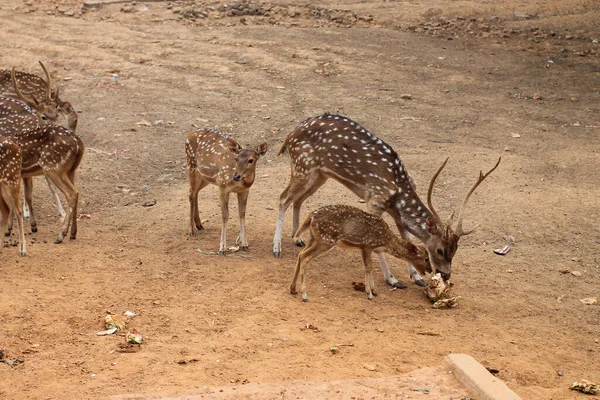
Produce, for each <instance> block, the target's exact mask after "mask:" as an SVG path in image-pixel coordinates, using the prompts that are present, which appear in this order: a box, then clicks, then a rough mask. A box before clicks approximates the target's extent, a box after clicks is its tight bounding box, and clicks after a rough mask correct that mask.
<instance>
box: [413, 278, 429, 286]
mask: <svg viewBox="0 0 600 400" xmlns="http://www.w3.org/2000/svg"><path fill="white" fill-rule="evenodd" d="M415 284H416V285H417V286H421V287H427V283H426V282H425V280H424V279H423V278H419V279H417V280H415Z"/></svg>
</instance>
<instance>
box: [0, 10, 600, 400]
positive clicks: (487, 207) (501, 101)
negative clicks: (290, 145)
mask: <svg viewBox="0 0 600 400" xmlns="http://www.w3.org/2000/svg"><path fill="white" fill-rule="evenodd" d="M56 4H58V5H56ZM81 4H82V3H81V2H80V1H75V0H73V1H67V0H65V1H58V2H55V1H53V2H50V1H48V0H41V1H35V2H29V3H24V2H21V1H16V0H7V1H3V2H2V3H1V4H0V34H1V35H2V51H1V52H0V67H10V66H12V65H15V66H16V67H17V68H19V69H22V70H26V71H34V72H36V73H37V72H40V71H38V66H37V60H43V61H44V62H45V63H46V65H48V67H49V69H50V73H51V74H52V75H53V76H54V77H55V80H56V82H57V84H58V85H60V87H61V93H63V97H64V98H66V99H68V100H69V101H71V102H72V103H73V104H74V105H75V107H76V109H77V110H79V111H80V118H79V127H78V133H79V134H80V135H81V136H82V138H83V140H84V142H85V144H86V147H87V151H86V154H85V157H84V160H83V163H82V165H81V167H80V168H79V175H78V187H79V189H80V191H81V204H80V213H81V214H86V215H87V216H89V218H82V219H81V221H80V227H79V235H78V237H77V240H76V241H67V242H66V243H63V244H61V245H54V244H52V241H53V239H54V238H55V235H56V234H57V232H58V228H59V222H58V219H57V217H56V216H55V208H54V205H53V203H52V201H51V199H50V198H49V195H48V189H47V187H46V185H45V183H44V182H43V180H41V179H38V180H36V190H35V198H34V201H35V204H36V206H37V210H38V215H39V218H38V224H39V227H40V231H39V232H38V233H36V234H31V235H30V234H28V235H27V240H28V244H29V248H28V250H29V252H28V255H27V257H25V258H20V257H18V255H17V250H16V248H14V247H11V248H5V249H3V252H2V254H1V255H0V260H1V261H0V274H1V275H0V276H1V277H2V282H3V290H2V291H0V348H2V349H4V352H5V354H6V357H8V358H20V359H22V360H24V362H23V363H22V364H20V365H17V366H15V367H9V366H8V365H5V364H0V376H1V379H0V398H3V399H59V398H60V399H81V398H86V399H94V398H109V397H111V396H120V395H127V394H137V396H140V397H144V396H150V395H156V394H162V395H164V396H177V395H180V394H182V393H186V392H189V391H194V390H205V388H207V387H209V388H210V387H223V386H231V385H233V386H236V385H237V386H240V387H241V386H243V385H244V384H246V383H249V384H267V385H273V384H277V383H278V382H289V381H303V382H311V381H314V382H326V381H336V380H348V379H366V378H381V379H383V378H386V377H393V376H396V375H401V374H406V373H409V372H411V371H415V370H418V369H420V368H431V369H430V370H431V371H437V372H434V373H432V378H431V379H432V382H433V381H434V378H435V375H436V374H440V373H444V372H443V371H442V372H440V371H441V370H440V369H439V368H440V366H441V365H442V363H443V357H444V356H445V355H447V354H449V353H455V352H463V353H468V354H471V355H473V356H474V357H475V358H476V359H477V360H478V361H480V362H481V363H483V364H484V365H485V366H488V367H490V368H495V369H498V370H499V371H500V372H499V373H498V377H499V378H501V379H502V380H504V381H505V382H506V383H507V384H508V385H509V387H511V388H512V389H513V390H515V391H516V392H517V393H518V394H519V395H521V396H522V398H524V399H546V400H547V399H572V398H573V399H576V398H580V397H581V395H578V394H576V393H573V392H570V391H569V389H568V387H569V385H570V383H572V382H573V381H575V380H578V379H580V378H586V379H589V380H595V381H599V380H600V361H599V359H598V357H597V354H598V351H599V350H600V344H599V338H600V311H599V310H600V309H599V308H598V307H599V306H598V305H585V304H583V303H582V302H581V301H580V299H583V298H587V297H592V296H596V297H598V296H599V295H600V292H599V289H598V288H600V267H599V264H600V259H599V254H600V251H599V248H600V230H599V229H598V221H599V218H600V204H599V201H598V198H599V196H600V189H599V186H598V170H599V168H600V154H599V151H600V139H599V134H600V117H599V115H600V106H599V104H600V59H599V57H598V54H599V51H600V48H599V45H598V44H597V40H599V39H600V35H599V34H598V32H600V27H599V22H598V21H600V5H598V3H597V2H594V1H591V0H590V1H583V0H579V1H569V0H567V1H557V0H549V1H544V2H541V1H537V2H527V5H523V4H522V2H517V1H514V0H506V1H495V2H478V1H459V2H439V1H436V2H434V1H424V2H403V1H389V2H382V1H374V0H365V1H361V2H351V1H342V0H339V1H337V2H334V1H331V2H324V3H319V4H318V5H317V4H316V3H315V4H311V3H304V2H300V3H299V2H290V1H287V0H282V1H281V2H277V1H275V2H272V3H266V2H265V3H254V2H249V3H245V5H239V3H233V5H235V7H234V8H232V7H231V5H230V6H228V7H224V5H223V4H222V3H217V2H199V1H197V2H185V3H184V2H173V3H166V2H151V3H143V2H138V3H124V4H115V5H110V6H104V7H102V8H94V9H92V8H90V9H86V10H84V11H82V9H81ZM594 41H596V42H594ZM114 74H116V75H115V76H118V77H116V78H113V75H114ZM403 94H410V95H411V96H412V99H403V98H401V95H403ZM325 111H329V112H339V113H341V114H344V115H346V116H348V117H351V118H353V119H355V120H357V121H359V122H360V123H362V124H363V125H364V126H365V127H367V128H368V129H370V130H371V131H372V132H373V133H375V134H376V135H378V136H379V137H381V138H382V139H384V140H385V141H387V142H388V143H390V144H391V145H393V147H394V148H395V149H396V150H397V152H398V153H399V154H400V156H401V158H402V160H403V161H404V163H405V164H406V166H407V168H408V170H409V171H410V173H411V175H412V177H413V178H414V180H415V181H416V183H417V185H418V187H419V193H420V195H421V196H425V194H426V189H427V185H428V183H429V180H430V178H431V176H432V174H433V173H434V171H435V170H436V169H437V167H438V166H439V164H440V163H441V161H442V160H443V159H445V158H446V157H448V156H449V157H450V162H449V164H448V166H447V167H446V170H445V171H444V172H443V174H442V176H441V177H440V179H439V180H438V181H439V185H438V187H437V188H436V191H435V199H434V202H435V204H436V205H437V207H438V210H440V211H441V212H442V213H443V214H444V215H446V214H447V213H449V212H450V211H451V210H452V208H453V207H456V206H457V205H458V204H457V203H458V202H459V201H460V199H461V198H462V196H463V195H464V193H465V191H466V190H467V189H468V188H469V187H470V185H471V184H472V182H473V181H474V180H475V179H476V176H477V173H478V171H479V169H485V168H489V167H491V166H492V165H493V163H494V162H495V161H496V159H497V158H498V157H499V156H502V160H503V161H502V164H501V165H500V167H499V169H498V170H497V171H495V172H494V173H493V174H492V175H491V176H490V177H489V178H488V180H486V182H485V183H484V184H483V185H482V186H481V187H480V188H479V189H478V191H477V192H476V194H475V195H474V196H473V197H472V199H471V201H470V206H469V210H468V213H467V220H466V221H465V224H466V227H470V226H474V225H475V224H481V227H480V228H479V230H477V231H476V233H474V234H472V235H471V236H468V237H465V238H463V239H462V240H461V242H460V249H459V251H458V253H457V255H456V257H455V258H454V264H453V278H452V280H453V282H454V284H455V287H454V291H455V293H457V294H460V295H462V296H463V301H462V302H461V303H460V305H459V306H458V307H457V308H456V309H452V310H446V311H441V310H433V309H431V307H430V304H429V303H428V301H427V299H426V298H425V297H424V296H423V293H422V291H421V289H420V288H418V287H417V286H415V285H410V287H409V288H408V289H406V290H397V291H391V290H388V289H389V287H387V286H386V285H385V283H384V282H383V279H382V278H381V276H380V275H378V280H377V282H376V284H377V286H378V288H379V296H378V297H376V298H375V299H374V300H373V301H368V300H367V299H366V298H365V296H364V294H363V293H360V292H357V291H354V290H353V288H352V284H351V283H352V281H359V280H361V279H362V277H363V272H362V266H361V262H360V256H359V254H358V253H356V252H349V251H342V250H334V251H332V252H331V253H329V254H327V255H325V256H323V257H322V258H320V259H318V260H316V261H314V263H312V264H311V266H310V270H309V275H308V284H309V288H308V290H309V296H310V300H311V301H310V302H309V303H302V302H301V301H300V299H299V298H298V297H293V296H291V295H290V294H289V293H288V285H289V281H290V280H291V277H292V272H293V268H294V264H295V256H296V254H297V252H298V249H297V248H296V247H295V246H294V245H293V243H291V240H289V235H290V230H291V214H290V213H288V216H287V219H286V225H285V236H284V237H285V238H287V239H288V240H285V242H284V258H283V259H281V260H279V259H275V258H273V256H272V255H271V250H272V237H273V232H274V227H275V219H276V211H275V209H276V208H277V203H278V198H279V194H280V192H281V191H282V190H283V188H284V187H285V185H286V183H287V179H288V178H289V159H288V157H287V156H283V157H276V156H275V154H276V152H277V150H278V147H279V146H280V144H281V142H282V139H283V138H284V136H285V135H286V134H287V133H288V132H289V131H290V130H291V129H293V128H294V126H295V125H296V124H297V123H298V122H300V121H302V120H304V119H305V118H308V117H310V116H314V115H318V114H321V113H323V112H325ZM157 121H162V123H160V122H157ZM155 122H157V123H156V124H155ZM146 125H150V126H146ZM194 127H209V128H218V129H220V130H222V131H224V132H231V133H233V134H234V135H235V137H236V138H237V139H238V140H239V141H240V142H241V143H242V144H244V145H256V144H258V143H259V142H261V141H266V142H267V143H268V144H269V146H270V150H269V152H268V153H267V155H266V156H265V158H264V159H263V160H261V161H260V163H259V165H258V167H257V169H258V175H257V180H256V182H255V184H254V187H253V188H252V191H251V194H250V202H249V206H248V216H247V225H248V227H247V229H248V234H249V242H250V247H251V249H250V252H249V253H248V254H247V255H248V256H249V257H250V258H240V257H219V256H210V255H203V254H200V253H199V252H198V251H197V249H202V250H206V251H212V250H216V249H217V248H218V241H219V234H220V210H219V208H218V204H217V192H216V190H215V188H214V187H209V188H206V189H205V190H203V191H202V192H201V193H200V210H201V217H202V219H203V220H206V221H207V222H206V223H205V227H206V228H207V229H206V230H205V231H204V232H202V233H201V234H200V235H198V236H196V237H190V236H188V235H187V226H188V220H187V218H188V208H189V205H188V200H187V181H186V173H185V154H184V151H183V144H184V140H185V135H186V133H188V132H190V131H191V130H193V129H195V128H194ZM516 136H519V137H516ZM153 201H156V205H154V206H152V207H144V206H142V204H144V203H146V202H153ZM234 203H235V202H232V207H231V215H233V216H235V215H236V213H237V211H236V205H235V204H234ZM331 203H348V204H354V205H358V206H361V205H360V204H359V203H358V201H357V198H356V197H355V196H354V195H352V194H351V193H349V192H348V191H347V190H346V189H344V188H343V187H342V186H341V185H339V184H338V183H336V182H333V181H331V182H329V183H328V184H326V185H325V186H324V187H323V188H322V189H321V190H320V191H319V192H318V193H317V194H316V195H314V196H313V197H312V198H311V199H309V200H308V201H307V202H306V203H305V210H306V211H308V210H313V209H315V208H317V207H319V206H321V205H324V204H331ZM237 227H238V223H237V221H236V218H231V220H230V224H229V228H230V238H229V240H230V241H233V239H234V236H235V232H236V231H237V229H238V228H237ZM12 239H13V240H14V236H13V238H12ZM507 240H508V241H510V244H511V246H512V247H513V250H512V251H511V252H510V253H509V254H508V255H506V256H498V255H495V254H494V253H493V249H495V248H498V247H502V246H504V245H505V244H506V243H507ZM393 270H394V273H395V275H396V276H397V277H398V278H400V279H401V280H403V281H405V282H408V276H407V275H408V274H407V272H406V268H405V266H404V265H403V263H400V262H396V266H395V267H394V269H393ZM571 271H578V272H580V273H581V274H580V276H575V275H573V274H572V273H571ZM125 311H133V312H135V313H136V316H135V317H134V318H132V319H130V320H129V321H128V323H129V326H130V327H131V328H135V329H137V330H138V331H139V332H140V333H141V334H142V335H143V336H144V344H143V345H142V346H140V348H139V349H137V350H138V351H135V352H132V353H128V352H124V351H127V350H128V349H123V348H122V347H120V343H123V342H124V340H125V339H124V335H112V336H104V337H99V336H96V332H97V331H99V330H101V329H102V328H103V320H104V316H105V315H106V313H107V312H110V313H113V314H122V313H123V312H125ZM340 344H348V345H352V346H339V351H338V352H337V353H336V354H332V352H331V351H330V348H331V347H332V346H338V345H340ZM436 368H437V369H436ZM558 371H561V372H560V374H559V373H558ZM433 386H435V385H432V387H433ZM318 387H319V386H318V385H317V384H315V392H314V393H313V394H314V397H319V395H317V393H318V392H317V389H318ZM357 393H358V394H357V396H359V395H360V393H361V392H357ZM400 394H402V397H404V396H410V398H425V397H426V396H425V395H423V394H422V393H420V392H415V391H402V392H400V391H399V392H397V393H388V394H386V395H385V396H387V397H389V398H394V396H399V395H400ZM304 396H307V398H309V397H311V394H310V392H309V393H308V394H304ZM382 396H383V395H382ZM436 396H437V397H436ZM281 397H285V396H281ZM359 397H360V396H359ZM359 397H357V398H359ZM463 397H464V396H463V394H460V393H458V392H457V394H456V397H454V398H457V399H458V398H463ZM287 398H292V397H290V396H288V397H287ZM382 398H383V397H382ZM427 398H446V397H441V395H439V393H438V394H436V393H434V392H432V394H431V395H429V397H427ZM449 398H451V397H449Z"/></svg>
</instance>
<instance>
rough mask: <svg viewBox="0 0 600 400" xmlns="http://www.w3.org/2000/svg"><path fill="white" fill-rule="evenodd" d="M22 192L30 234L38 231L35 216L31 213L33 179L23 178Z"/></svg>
mask: <svg viewBox="0 0 600 400" xmlns="http://www.w3.org/2000/svg"><path fill="white" fill-rule="evenodd" d="M23 192H24V193H25V203H24V204H27V208H28V209H29V226H31V232H33V233H35V232H37V231H38V228H37V221H36V220H35V214H34V212H33V178H32V177H28V178H23ZM11 226H12V222H11Z"/></svg>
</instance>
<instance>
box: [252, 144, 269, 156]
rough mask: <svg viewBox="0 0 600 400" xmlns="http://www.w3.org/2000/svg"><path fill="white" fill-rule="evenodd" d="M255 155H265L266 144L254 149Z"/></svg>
mask: <svg viewBox="0 0 600 400" xmlns="http://www.w3.org/2000/svg"><path fill="white" fill-rule="evenodd" d="M255 151H256V153H257V154H258V155H259V156H261V157H262V156H264V155H265V154H266V153H267V144H266V143H261V144H259V145H258V146H257V147H256V150H255Z"/></svg>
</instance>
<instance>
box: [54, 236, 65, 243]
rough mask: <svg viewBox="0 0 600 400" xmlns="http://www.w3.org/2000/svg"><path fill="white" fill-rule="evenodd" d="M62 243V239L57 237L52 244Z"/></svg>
mask: <svg viewBox="0 0 600 400" xmlns="http://www.w3.org/2000/svg"><path fill="white" fill-rule="evenodd" d="M62 241H63V238H62V236H59V237H57V238H56V240H55V241H54V244H61V243H62Z"/></svg>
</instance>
